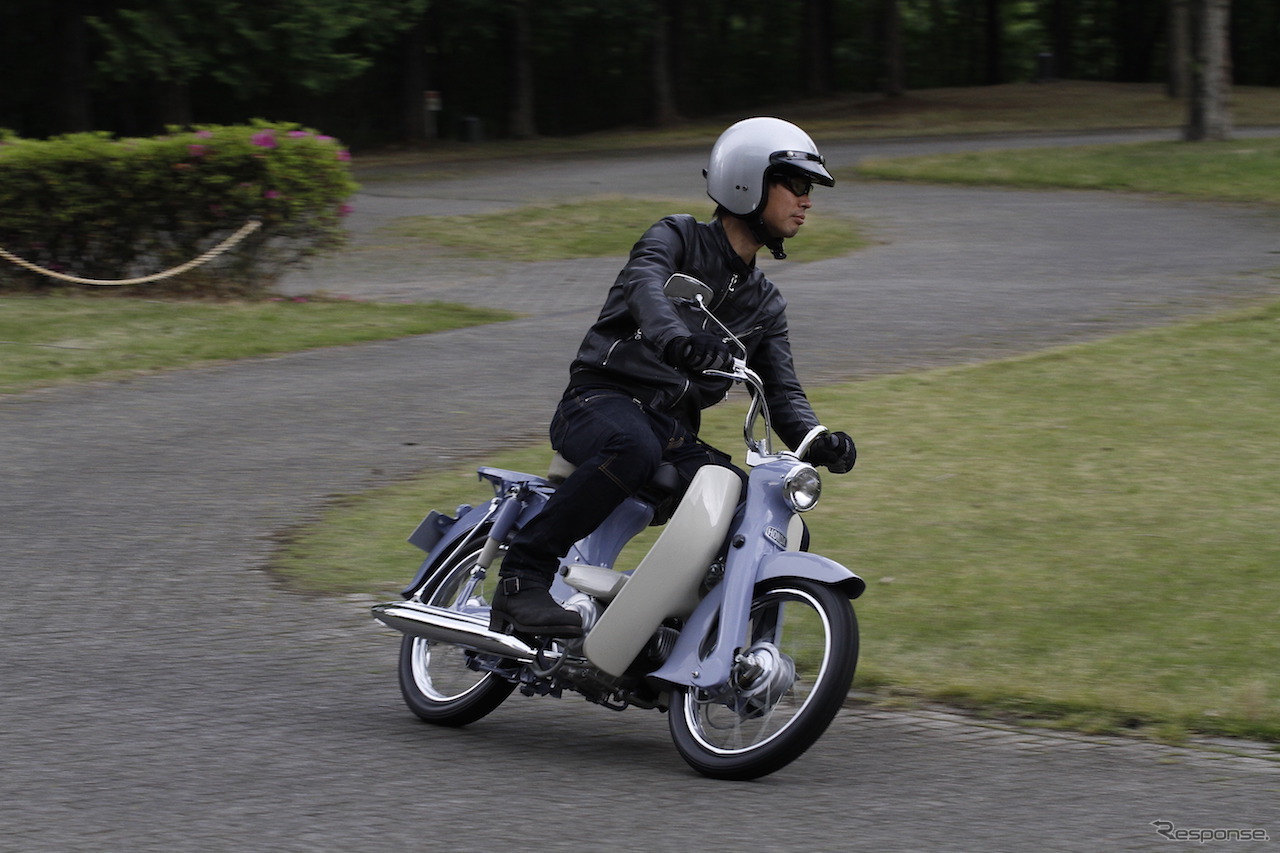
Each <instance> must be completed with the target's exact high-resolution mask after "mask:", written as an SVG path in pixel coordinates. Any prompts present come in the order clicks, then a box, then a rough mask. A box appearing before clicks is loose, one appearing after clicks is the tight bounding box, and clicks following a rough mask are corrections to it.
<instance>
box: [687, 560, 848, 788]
mask: <svg viewBox="0 0 1280 853" xmlns="http://www.w3.org/2000/svg"><path fill="white" fill-rule="evenodd" d="M741 648H742V649H743V650H745V651H744V656H749V657H750V658H751V661H750V663H739V664H735V666H734V670H733V673H732V674H731V676H730V686H729V689H728V690H726V691H723V692H721V693H718V694H713V693H711V692H709V691H704V690H700V689H695V688H686V689H682V690H677V691H674V692H673V693H672V696H671V709H670V712H669V713H668V715H667V716H668V720H669V723H670V727H671V737H672V739H673V740H674V741H675V746H676V749H677V751H679V753H680V755H681V757H682V758H684V760H685V761H686V762H688V763H689V766H691V767H693V768H694V769H695V770H697V771H698V772H699V773H701V774H703V775H704V776H710V777H712V778H716V779H739V780H741V779H755V778H758V777H760V776H765V775H767V774H769V773H773V772H774V771H775V770H779V769H781V768H783V767H785V766H786V765H788V764H790V763H791V762H792V761H795V760H796V759H797V758H799V757H800V756H801V755H802V754H803V753H804V751H805V750H807V749H808V748H809V747H811V746H812V745H813V744H814V743H815V742H816V741H817V740H818V738H819V737H821V736H822V733H823V732H824V731H826V729H827V726H828V725H830V724H831V720H832V719H833V718H834V717H835V715H836V713H837V712H838V711H839V710H840V708H841V707H842V706H843V704H844V701H845V699H846V697H847V696H848V694H849V686H850V684H851V683H852V682H853V674H854V669H855V668H856V666H857V663H858V623H857V619H856V617H855V616H854V613H853V606H852V605H851V604H850V603H849V599H848V597H847V596H845V595H843V594H842V593H841V592H840V591H839V590H837V589H835V588H834V587H830V586H826V585H825V584H818V583H813V582H811V581H805V580H798V579H785V578H784V579H778V580H774V581H770V582H767V583H764V584H761V585H760V586H759V587H757V589H756V593H755V597H754V599H753V600H752V602H751V617H750V619H749V621H748V629H747V635H746V636H745V637H744V638H743V639H742V643H741Z"/></svg>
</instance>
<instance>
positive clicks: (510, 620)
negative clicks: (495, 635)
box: [489, 575, 582, 637]
mask: <svg viewBox="0 0 1280 853" xmlns="http://www.w3.org/2000/svg"><path fill="white" fill-rule="evenodd" d="M550 586H551V585H550V582H549V581H546V580H544V579H542V578H530V577H529V576H527V575H503V576H500V577H499V578H498V592H497V594H496V595H494V597H493V603H492V605H491V607H492V611H493V613H492V616H491V618H490V624H489V627H490V630H493V631H505V630H506V626H507V625H510V626H512V627H514V628H515V629H516V630H517V631H519V632H520V633H522V634H533V635H535V636H541V637H580V636H582V617H581V616H580V615H579V614H577V613H575V612H573V611H572V610H565V609H564V608H563V607H561V606H560V604H559V603H558V602H557V601H556V600H555V599H554V598H552V597H551V589H550Z"/></svg>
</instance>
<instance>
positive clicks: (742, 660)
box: [733, 642, 796, 717]
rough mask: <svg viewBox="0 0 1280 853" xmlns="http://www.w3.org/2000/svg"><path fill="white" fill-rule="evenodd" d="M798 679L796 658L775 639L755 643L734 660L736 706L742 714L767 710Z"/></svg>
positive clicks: (745, 715)
mask: <svg viewBox="0 0 1280 853" xmlns="http://www.w3.org/2000/svg"><path fill="white" fill-rule="evenodd" d="M795 680H796V666H795V662H794V661H793V660H791V658H790V657H788V656H787V655H785V654H783V653H782V652H781V651H780V650H779V649H778V647H777V646H775V645H774V644H773V643H765V642H761V643H756V644H755V645H753V646H751V647H750V648H748V649H747V650H746V651H744V652H742V653H741V654H740V655H738V657H737V659H736V660H735V662H734V673H733V682H734V684H735V686H736V689H735V691H734V701H735V707H736V710H737V712H738V713H739V714H741V715H742V716H743V717H759V716H762V715H764V714H765V713H767V712H768V711H769V710H770V709H771V708H773V706H774V705H776V704H777V703H778V700H779V699H781V698H782V697H783V696H784V695H786V693H787V691H788V690H790V689H791V685H792V684H794V683H795Z"/></svg>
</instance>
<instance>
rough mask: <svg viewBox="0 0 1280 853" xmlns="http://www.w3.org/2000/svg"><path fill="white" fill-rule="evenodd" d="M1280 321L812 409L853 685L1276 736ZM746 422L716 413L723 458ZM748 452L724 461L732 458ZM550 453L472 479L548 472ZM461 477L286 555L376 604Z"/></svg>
mask: <svg viewBox="0 0 1280 853" xmlns="http://www.w3.org/2000/svg"><path fill="white" fill-rule="evenodd" d="M1278 347H1280V304H1277V305H1269V306H1266V307H1264V308H1259V309H1256V310H1251V311H1248V312H1245V313H1239V314H1235V315H1232V316H1229V317H1222V318H1215V319H1211V320H1208V321H1202V322H1197V323H1191V324H1184V325H1179V326H1176V327H1172V328H1168V329H1160V330H1155V331H1144V332H1140V333H1133V334H1129V335H1125V336H1122V337H1119V338H1116V339H1112V340H1109V341H1105V342H1101V343H1095V344H1089V345H1083V346H1078V347H1073V348H1068V349H1062V350H1056V351H1050V352H1046V353H1043V354H1039V355H1035V356H1030V357H1025V358H1018V359H1013V360H1009V361H1002V362H995V363H991V364H986V365H981V366H975V367H965V368H957V369H947V370H938V371H932V372H927V373H921V374H913V375H907V376H898V377H889V378H884V379H878V380H873V381H868V382H861V383H852V384H847V385H841V386H831V387H824V388H820V389H815V390H814V392H813V394H812V396H813V398H814V402H815V406H816V407H817V409H818V411H819V412H820V413H821V415H822V416H823V417H824V419H826V420H827V421H828V422H829V423H832V424H837V425H840V426H842V427H846V426H847V427H848V428H850V429H851V430H852V431H853V432H854V433H855V435H856V437H857V439H858V441H859V448H860V452H861V458H860V462H859V465H858V467H857V469H855V471H854V473H852V474H850V475H848V476H845V477H834V476H828V477H827V478H826V484H825V485H826V491H825V493H824V498H823V503H822V504H821V505H820V506H819V507H818V509H817V510H815V511H814V512H813V513H811V514H810V516H809V522H810V524H811V526H812V528H813V534H814V536H813V538H814V547H815V550H817V551H819V552H820V553H824V554H826V555H828V556H831V557H833V558H834V559H837V560H839V561H840V562H842V563H844V564H846V565H848V566H850V567H851V568H853V569H855V570H856V571H858V572H859V573H861V574H862V575H863V576H864V577H865V578H866V579H867V581H868V582H869V585H870V588H869V589H868V591H867V593H866V595H865V596H864V597H863V598H862V599H861V600H860V601H859V602H858V611H859V618H860V620H861V623H862V632H863V641H864V645H863V659H862V663H861V666H860V671H859V677H858V681H857V682H856V686H859V687H861V688H862V689H867V690H874V691H877V692H879V693H880V694H881V695H882V696H886V697H893V696H907V697H911V698H912V700H913V701H915V700H919V699H928V700H942V701H947V702H952V703H956V704H964V705H971V706H974V707H978V708H982V709H984V710H987V711H989V712H1009V713H1015V714H1019V715H1022V716H1032V717H1042V718H1045V719H1052V720H1056V721H1058V722H1059V723H1064V722H1065V723H1066V724H1069V725H1072V726H1075V727H1077V728H1086V729H1114V728H1118V727H1124V726H1129V727H1134V726H1139V727H1146V728H1149V729H1151V730H1154V731H1159V732H1160V733H1161V734H1162V735H1164V736H1166V737H1170V736H1175V735H1177V734H1179V733H1184V732H1187V731H1207V732H1218V733H1227V734H1235V735H1247V736H1253V737H1261V738H1269V739H1272V740H1280V702H1278V701H1277V700H1280V670H1278V669H1277V668H1276V666H1275V661H1276V660H1278V659H1280V632H1278V631H1276V630H1275V625H1276V623H1277V619H1278V618H1280V574H1278V573H1277V572H1276V567H1277V566H1280V536H1277V534H1276V531H1277V530H1280V497H1278V496H1280V462H1278V461H1277V458H1276V453H1275V447H1276V445H1275V424H1276V423H1277V422H1280V374H1277V372H1276V370H1275V352H1276V351H1277V348H1278ZM740 414H741V413H740V406H739V405H737V404H735V403H731V404H729V405H725V406H721V407H719V408H717V409H715V410H713V411H712V412H711V413H710V417H709V419H708V423H707V429H706V430H705V431H704V432H705V434H706V435H708V436H709V437H710V439H711V440H712V441H714V442H716V443H718V444H719V445H720V446H721V447H724V448H726V449H730V448H733V449H736V441H737V439H735V437H734V436H735V435H736V434H737V431H738V430H739V418H740ZM739 456H740V454H739ZM548 457H549V451H548V450H547V449H546V448H545V447H535V448H524V449H519V450H515V451H511V452H508V453H506V454H501V455H498V456H496V457H495V458H492V459H486V460H485V462H486V463H492V464H496V465H499V466H502V467H511V468H516V469H523V470H533V471H541V470H542V469H543V468H544V466H545V463H546V460H547V458H548ZM487 488H488V487H487V486H484V485H481V484H478V483H477V482H476V479H475V475H474V473H473V472H472V471H470V470H469V469H464V470H457V471H452V472H446V473H434V474H431V475H429V476H425V477H423V478H420V479H419V480H416V481H414V482H410V483H402V484H398V485H396V486H394V487H391V488H388V489H383V490H379V491H375V492H371V493H369V494H365V495H362V496H360V497H357V498H352V499H349V500H348V501H345V502H343V503H341V504H340V505H338V506H335V507H334V508H333V509H332V510H330V511H329V512H328V513H327V515H326V517H325V519H324V520H323V521H322V522H321V523H320V524H318V525H316V526H314V527H312V528H309V529H308V530H307V531H305V532H300V533H299V535H298V536H297V537H296V538H295V539H294V540H293V542H292V543H291V544H290V545H289V546H288V547H287V548H286V549H285V550H284V551H283V553H282V554H281V555H280V558H279V566H278V568H279V571H280V572H281V573H282V574H283V575H285V576H286V577H290V578H293V582H294V583H299V584H306V585H307V586H308V587H310V588H312V589H319V590H323V591H327V592H334V591H348V592H355V591H361V592H370V591H375V590H376V591H378V592H380V593H385V592H390V591H392V590H394V589H396V588H398V586H399V585H401V584H403V583H405V582H407V579H408V578H409V577H410V576H411V574H412V572H413V571H414V569H415V568H416V565H417V563H418V561H419V560H420V558H421V554H420V553H418V552H417V551H415V550H414V549H413V548H412V547H410V546H408V545H406V544H404V541H403V540H404V538H405V536H407V535H408V533H409V532H410V530H411V529H412V528H413V526H414V525H415V524H416V522H417V520H418V518H419V517H420V516H421V515H423V514H424V513H425V512H426V510H428V509H430V508H433V507H440V508H446V509H451V508H452V507H453V506H455V505H456V504H458V503H460V502H477V501H479V500H483V499H485V498H487V497H488V492H487Z"/></svg>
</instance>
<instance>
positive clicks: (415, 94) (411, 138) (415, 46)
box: [401, 19, 438, 145]
mask: <svg viewBox="0 0 1280 853" xmlns="http://www.w3.org/2000/svg"><path fill="white" fill-rule="evenodd" d="M403 50H404V54H403V59H402V61H403V65H402V66H401V75H402V76H401V86H402V94H401V98H402V100H401V104H402V105H403V106H402V120H403V122H404V131H403V133H404V140H405V141H406V142H408V143H409V144H411V145H421V144H422V143H424V142H427V141H429V140H432V139H435V138H436V136H437V133H438V128H437V127H436V124H435V122H436V114H435V113H434V112H428V110H427V102H426V99H427V96H426V90H427V22H426V20H425V19H423V20H420V21H418V22H417V23H415V24H414V25H413V26H412V27H410V28H409V29H408V30H406V31H405V34H404V37H403Z"/></svg>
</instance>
